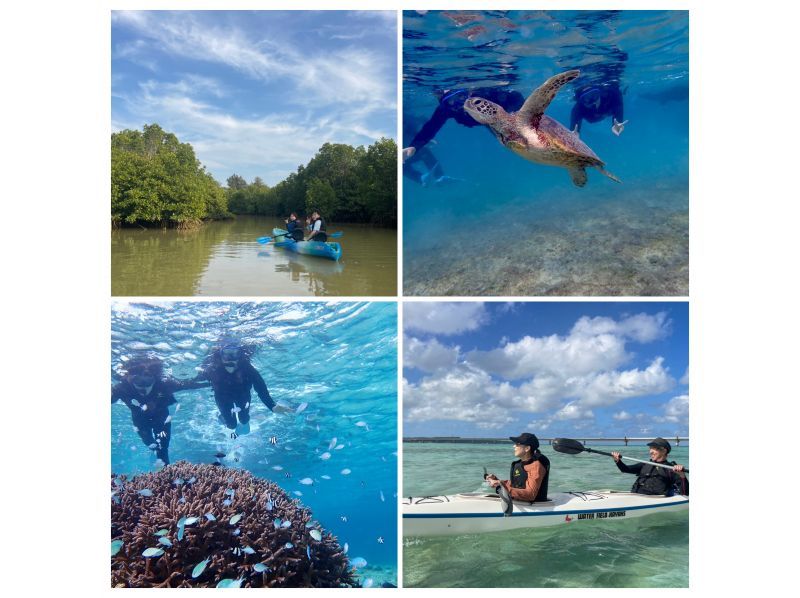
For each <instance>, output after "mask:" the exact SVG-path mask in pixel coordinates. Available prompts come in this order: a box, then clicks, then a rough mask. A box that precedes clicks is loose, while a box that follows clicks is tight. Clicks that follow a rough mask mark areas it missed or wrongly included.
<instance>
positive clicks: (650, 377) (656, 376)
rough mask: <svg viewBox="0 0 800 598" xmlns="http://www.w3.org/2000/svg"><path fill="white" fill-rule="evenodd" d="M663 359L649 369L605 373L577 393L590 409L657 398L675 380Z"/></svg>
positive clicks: (655, 361)
mask: <svg viewBox="0 0 800 598" xmlns="http://www.w3.org/2000/svg"><path fill="white" fill-rule="evenodd" d="M663 363H664V358H663V357H657V358H656V359H654V360H653V362H652V363H651V364H650V365H649V366H647V368H646V369H644V370H640V369H633V370H625V371H622V372H617V371H613V372H603V373H601V374H597V375H595V376H593V377H591V378H589V379H588V383H587V384H586V385H585V386H584V387H583V388H581V389H579V390H578V395H579V396H580V397H581V398H582V400H583V403H584V404H586V405H590V406H608V405H613V404H614V403H617V402H619V401H621V400H623V399H629V398H632V397H637V396H643V395H654V394H660V393H662V392H666V391H668V390H669V389H670V388H672V387H673V386H674V385H675V380H674V379H673V378H672V377H671V376H670V375H669V373H668V372H667V370H666V369H665V368H664V366H663Z"/></svg>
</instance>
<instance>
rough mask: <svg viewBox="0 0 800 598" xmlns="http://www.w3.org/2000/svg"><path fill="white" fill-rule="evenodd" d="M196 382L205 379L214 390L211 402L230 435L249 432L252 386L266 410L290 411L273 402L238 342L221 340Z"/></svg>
mask: <svg viewBox="0 0 800 598" xmlns="http://www.w3.org/2000/svg"><path fill="white" fill-rule="evenodd" d="M195 380H196V381H198V382H199V381H202V380H207V381H208V382H210V383H211V388H212V389H213V390H214V401H215V402H216V403H217V407H218V408H219V419H220V421H221V422H222V423H223V424H225V426H226V427H228V428H229V429H231V430H233V432H231V438H236V437H237V436H238V435H241V434H248V433H249V432H250V423H249V422H250V398H251V397H250V390H251V389H254V390H255V391H256V394H257V395H258V397H259V398H260V399H261V402H262V403H264V405H266V406H267V408H268V409H269V410H270V411H273V412H275V413H291V412H292V410H291V409H289V408H288V407H284V406H283V405H276V404H275V401H273V400H272V397H271V396H270V394H269V390H268V389H267V384H266V382H264V378H262V377H261V374H259V373H258V371H257V370H256V368H254V367H253V364H252V363H250V351H249V350H248V349H246V348H244V347H242V346H241V345H240V344H239V343H236V342H229V343H225V344H223V345H222V346H220V347H219V348H217V349H215V350H214V351H213V352H212V353H211V355H209V356H208V357H207V358H206V360H205V362H204V363H203V369H202V370H201V372H200V373H199V374H198V375H197V377H196V378H195Z"/></svg>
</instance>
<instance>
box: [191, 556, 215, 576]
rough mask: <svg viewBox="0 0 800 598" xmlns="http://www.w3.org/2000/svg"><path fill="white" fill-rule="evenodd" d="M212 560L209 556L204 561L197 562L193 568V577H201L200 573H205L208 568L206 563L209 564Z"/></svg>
mask: <svg viewBox="0 0 800 598" xmlns="http://www.w3.org/2000/svg"><path fill="white" fill-rule="evenodd" d="M210 560H211V558H207V559H205V560H204V561H200V562H199V563H197V564H196V565H195V566H194V569H192V578H195V577H200V575H202V574H203V571H205V570H206V565H208V561H210Z"/></svg>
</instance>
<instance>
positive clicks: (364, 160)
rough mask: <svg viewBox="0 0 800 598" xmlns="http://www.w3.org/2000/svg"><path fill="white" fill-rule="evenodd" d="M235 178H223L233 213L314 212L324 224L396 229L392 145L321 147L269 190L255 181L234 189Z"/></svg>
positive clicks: (394, 148) (394, 153) (385, 141)
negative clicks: (336, 222)
mask: <svg viewBox="0 0 800 598" xmlns="http://www.w3.org/2000/svg"><path fill="white" fill-rule="evenodd" d="M236 176H237V175H233V176H231V177H230V178H229V179H228V191H227V193H228V206H229V209H230V210H231V211H232V212H234V213H236V214H263V215H266V216H277V217H285V216H286V215H288V214H290V213H291V212H297V213H298V214H307V213H309V212H310V211H311V210H314V209H317V210H319V211H320V213H321V214H322V216H323V217H324V218H325V219H326V220H327V221H329V222H333V221H338V222H366V223H370V224H376V225H379V226H396V224H397V144H396V143H395V142H394V140H392V139H380V140H379V141H376V142H375V143H374V144H372V145H371V146H369V147H368V148H364V147H352V146H350V145H344V144H340V143H326V144H324V145H323V146H322V147H321V148H320V149H319V151H318V152H317V154H316V155H315V156H314V157H313V158H312V159H311V161H310V162H309V163H308V164H306V165H305V166H299V167H298V168H297V172H293V173H291V174H290V175H289V176H288V177H286V178H285V179H284V180H282V181H281V182H280V183H278V184H277V185H275V186H274V187H272V188H269V187H267V186H266V185H264V184H263V182H262V181H261V179H259V178H258V177H256V179H255V180H254V181H253V183H252V184H250V185H247V186H246V187H244V188H236V189H234V188H233V186H232V185H231V180H232V179H233V178H234V177H236ZM238 178H241V177H238Z"/></svg>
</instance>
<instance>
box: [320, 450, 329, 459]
mask: <svg viewBox="0 0 800 598" xmlns="http://www.w3.org/2000/svg"><path fill="white" fill-rule="evenodd" d="M319 458H320V459H322V460H323V461H327V460H328V459H330V458H331V454H330V453H329V452H327V451H325V452H324V453H322V454H321V455H320V456H319Z"/></svg>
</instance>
